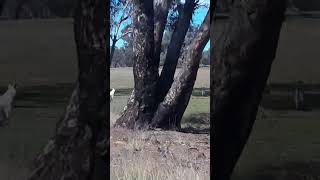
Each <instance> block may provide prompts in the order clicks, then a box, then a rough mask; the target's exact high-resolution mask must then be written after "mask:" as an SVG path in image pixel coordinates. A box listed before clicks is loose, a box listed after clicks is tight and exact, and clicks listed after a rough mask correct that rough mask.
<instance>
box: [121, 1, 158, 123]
mask: <svg viewBox="0 0 320 180" xmlns="http://www.w3.org/2000/svg"><path fill="white" fill-rule="evenodd" d="M134 6H135V7H134V21H133V25H134V32H133V39H134V40H133V41H134V42H133V44H134V45H133V51H134V65H133V75H134V99H133V103H132V105H131V106H128V107H127V109H126V111H125V112H124V113H123V114H122V116H121V117H120V118H119V119H118V120H117V121H116V123H115V126H124V127H128V128H137V129H144V128H147V126H148V125H149V124H150V121H151V119H152V117H153V114H154V111H155V108H156V101H155V88H156V82H157V79H158V76H159V75H158V67H157V63H156V62H155V61H154V19H153V18H154V12H153V1H149V0H148V1H147V0H135V1H134Z"/></svg>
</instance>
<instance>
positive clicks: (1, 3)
mask: <svg viewBox="0 0 320 180" xmlns="http://www.w3.org/2000/svg"><path fill="white" fill-rule="evenodd" d="M5 4H6V0H0V16H1V15H2V11H3V8H4V5H5Z"/></svg>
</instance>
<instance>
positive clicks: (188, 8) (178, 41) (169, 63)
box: [157, 0, 196, 102]
mask: <svg viewBox="0 0 320 180" xmlns="http://www.w3.org/2000/svg"><path fill="white" fill-rule="evenodd" d="M195 6H196V2H195V0H186V2H185V4H184V7H183V11H182V14H181V15H180V16H179V20H178V22H177V24H176V27H175V29H174V31H173V33H172V37H171V40H170V43H169V46H168V49H167V55H166V59H165V62H164V65H163V69H162V71H161V75H160V78H159V81H158V84H157V101H158V102H162V101H163V99H164V97H165V96H166V94H167V93H168V91H169V89H170V87H171V85H172V83H173V80H174V74H175V72H176V67H177V64H178V59H179V57H180V52H181V48H182V45H183V42H184V39H185V36H186V34H187V32H188V29H189V27H190V23H191V18H192V14H193V12H194V8H195ZM159 58H160V57H159Z"/></svg>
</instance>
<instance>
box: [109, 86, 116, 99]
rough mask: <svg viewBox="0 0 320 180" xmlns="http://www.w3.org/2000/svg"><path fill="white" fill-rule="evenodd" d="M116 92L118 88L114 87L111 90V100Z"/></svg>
mask: <svg viewBox="0 0 320 180" xmlns="http://www.w3.org/2000/svg"><path fill="white" fill-rule="evenodd" d="M114 92H116V90H115V89H114V88H112V90H111V91H110V101H112V100H113V97H114Z"/></svg>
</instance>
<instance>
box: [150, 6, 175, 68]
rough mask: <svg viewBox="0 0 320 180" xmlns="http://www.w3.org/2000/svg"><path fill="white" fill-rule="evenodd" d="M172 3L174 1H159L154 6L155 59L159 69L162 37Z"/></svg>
mask: <svg viewBox="0 0 320 180" xmlns="http://www.w3.org/2000/svg"><path fill="white" fill-rule="evenodd" d="M171 3H172V0H157V1H156V2H155V4H154V6H155V7H154V9H155V15H154V22H155V28H154V44H155V46H154V58H155V62H156V63H157V66H158V67H159V64H160V54H161V45H162V37H163V33H164V30H165V27H166V24H167V18H168V13H169V8H170V5H171Z"/></svg>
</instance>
